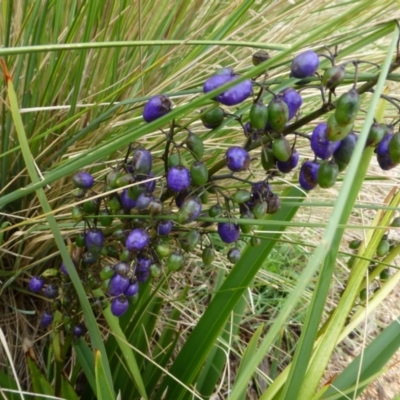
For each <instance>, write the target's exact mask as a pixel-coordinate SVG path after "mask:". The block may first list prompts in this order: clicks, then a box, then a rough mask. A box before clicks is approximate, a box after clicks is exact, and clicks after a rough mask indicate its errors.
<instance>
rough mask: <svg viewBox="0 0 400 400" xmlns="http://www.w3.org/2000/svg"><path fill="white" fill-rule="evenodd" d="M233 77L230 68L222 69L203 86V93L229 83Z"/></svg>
mask: <svg viewBox="0 0 400 400" xmlns="http://www.w3.org/2000/svg"><path fill="white" fill-rule="evenodd" d="M233 77H234V72H233V70H232V69H230V68H222V69H221V70H219V71H217V73H216V74H215V75H213V76H211V77H210V78H208V79H207V80H206V81H205V82H204V85H203V92H204V93H208V92H211V91H212V90H214V89H217V88H219V87H220V86H222V85H224V84H225V83H227V82H229V81H230V80H231V79H232V78H233Z"/></svg>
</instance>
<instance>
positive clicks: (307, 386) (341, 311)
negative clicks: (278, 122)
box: [282, 27, 398, 400]
mask: <svg viewBox="0 0 400 400" xmlns="http://www.w3.org/2000/svg"><path fill="white" fill-rule="evenodd" d="M397 37H398V29H397V27H396V28H395V31H394V35H393V39H392V42H391V45H390V48H389V51H388V54H387V57H386V60H385V63H384V65H383V66H382V72H381V75H380V78H379V81H378V83H377V86H376V89H375V93H374V96H373V97H372V99H371V103H370V107H369V110H368V113H367V116H366V119H365V121H364V124H363V128H362V131H361V134H360V137H359V139H358V143H357V147H356V149H355V151H354V154H353V157H352V160H351V162H350V165H349V168H348V170H347V173H346V176H345V178H344V181H343V186H342V189H341V191H340V193H339V197H338V201H337V205H336V207H335V208H334V210H333V212H332V217H331V220H330V223H329V225H328V227H327V231H326V234H325V235H324V239H323V241H326V243H324V247H325V246H327V248H328V249H329V250H328V257H327V258H326V260H325V265H324V267H323V269H322V271H321V274H320V276H321V277H322V276H324V274H325V273H326V272H327V271H328V272H327V275H328V277H330V275H331V273H332V268H333V266H334V263H335V259H336V253H337V250H338V248H339V244H340V239H341V236H342V233H343V230H341V229H339V230H338V231H337V232H336V230H337V225H338V224H339V223H345V222H346V221H347V219H348V217H349V216H350V213H351V210H352V206H353V204H354V202H355V200H356V197H357V194H358V192H359V190H360V188H361V186H362V183H363V178H364V176H365V174H366V171H367V168H368V164H369V160H370V158H371V155H372V150H369V151H368V150H366V151H365V152H364V154H363V148H364V146H365V143H366V140H367V136H368V133H369V129H370V126H371V124H372V122H373V116H374V114H375V111H376V109H377V107H378V103H379V99H380V94H381V93H382V91H383V86H384V83H385V79H386V74H387V72H388V70H389V67H390V63H391V60H392V56H393V54H394V52H395V49H396V43H397ZM320 282H321V286H325V287H324V288H321V292H322V293H323V294H321V295H320V297H319V298H316V297H315V303H314V304H315V306H316V304H317V303H318V302H325V298H326V295H327V293H328V289H329V282H323V279H321V280H320ZM349 286H351V285H350V282H349ZM353 289H354V286H353ZM352 303H353V301H351V304H352ZM349 306H350V307H351V305H349V304H348V305H346V306H343V307H338V308H336V310H335V312H334V317H333V319H332V321H331V324H330V327H329V329H327V332H326V333H325V335H324V338H323V340H322V342H321V344H320V346H319V347H318V349H317V352H316V355H315V357H314V358H313V362H312V363H311V364H310V367H309V369H308V371H307V373H306V375H304V370H305V368H304V365H308V363H309V360H310V355H311V351H312V342H311V341H308V343H307V344H306V346H305V350H304V354H303V355H302V356H299V358H298V359H296V360H295V361H296V364H295V367H293V378H292V379H291V377H289V379H288V381H287V383H286V387H285V389H284V395H283V397H282V398H283V399H290V400H292V399H296V398H311V397H312V395H313V394H314V391H315V390H316V388H317V387H318V383H319V378H320V377H321V376H322V374H323V371H324V369H325V366H326V365H327V363H328V360H329V357H330V355H331V353H332V351H333V349H334V346H335V343H336V339H337V337H338V336H339V334H340V331H341V329H342V327H343V324H344V322H345V318H346V315H348V313H347V311H349V310H350V308H349ZM316 307H317V306H316ZM311 310H313V309H311ZM321 312H322V310H318V311H317V314H316V315H317V316H316V317H315V318H316V321H318V320H319V319H320V316H321ZM335 316H336V318H335ZM313 317H314V315H313V314H312V312H310V314H309V319H308V320H307V322H309V321H310V320H311V319H312V318H313ZM309 323H310V326H311V322H309ZM313 325H314V327H313V328H314V330H311V332H312V333H311V337H315V332H316V329H317V326H316V324H313ZM305 328H306V329H305V331H304V332H303V338H306V333H307V332H306V331H307V325H306V327H305ZM308 333H310V332H308ZM304 341H306V339H304ZM301 350H302V348H301V346H300V347H299V349H298V350H297V351H298V354H300V352H301ZM299 364H301V365H303V369H301V370H300V369H299V368H298V367H297V368H296V366H298V365H299ZM291 372H292V371H291Z"/></svg>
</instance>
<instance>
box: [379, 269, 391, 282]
mask: <svg viewBox="0 0 400 400" xmlns="http://www.w3.org/2000/svg"><path fill="white" fill-rule="evenodd" d="M389 278H390V269H389V268H385V269H384V270H382V271H381V273H380V274H379V279H380V280H381V281H387V280H388V279H389Z"/></svg>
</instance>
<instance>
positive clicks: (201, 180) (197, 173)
mask: <svg viewBox="0 0 400 400" xmlns="http://www.w3.org/2000/svg"><path fill="white" fill-rule="evenodd" d="M190 178H191V180H192V183H193V184H194V185H197V186H203V185H205V184H206V183H207V181H208V168H207V166H206V164H204V163H203V162H202V161H195V162H194V163H193V164H192V166H191V167H190Z"/></svg>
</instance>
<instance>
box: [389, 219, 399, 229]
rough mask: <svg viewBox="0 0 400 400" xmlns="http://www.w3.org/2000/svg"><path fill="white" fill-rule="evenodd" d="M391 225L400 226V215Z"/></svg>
mask: <svg viewBox="0 0 400 400" xmlns="http://www.w3.org/2000/svg"><path fill="white" fill-rule="evenodd" d="M390 226H393V227H395V228H398V227H400V217H396V218H394V219H393V221H392V223H391V224H390Z"/></svg>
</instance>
